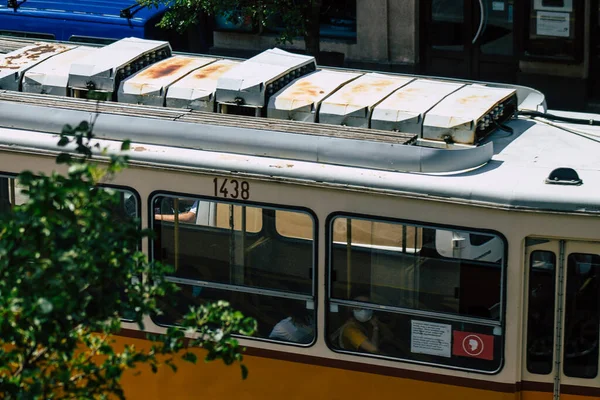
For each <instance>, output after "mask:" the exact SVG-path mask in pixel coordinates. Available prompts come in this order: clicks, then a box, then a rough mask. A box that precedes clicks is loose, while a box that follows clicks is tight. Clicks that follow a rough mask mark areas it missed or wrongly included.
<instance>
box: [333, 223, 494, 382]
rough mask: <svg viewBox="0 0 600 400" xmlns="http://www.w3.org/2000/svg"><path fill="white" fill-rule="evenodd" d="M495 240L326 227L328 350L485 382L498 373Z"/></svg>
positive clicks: (364, 226) (414, 230)
mask: <svg viewBox="0 0 600 400" xmlns="http://www.w3.org/2000/svg"><path fill="white" fill-rule="evenodd" d="M505 247H506V246H505V243H504V240H503V239H502V238H501V237H500V236H499V235H498V234H494V233H487V232H485V233H484V232H474V231H472V230H470V229H467V228H463V229H452V230H448V229H447V228H441V227H434V226H427V225H417V224H406V223H400V222H392V221H386V220H380V219H375V218H364V217H360V218H358V217H351V216H345V215H337V216H335V217H333V218H331V220H330V223H329V308H328V313H327V316H326V321H327V330H328V340H329V346H330V347H331V348H332V349H334V350H336V351H342V352H351V353H360V354H364V355H372V356H380V357H386V358H393V359H399V360H403V361H415V362H419V363H427V364H434V365H444V366H449V367H456V368H461V369H466V370H475V371H482V372H489V373H493V372H496V371H498V370H499V368H500V366H501V365H502V349H503V335H502V327H503V315H502V307H503V306H502V292H503V284H502V282H503V279H504V278H503V276H504V268H505V264H504V254H505Z"/></svg>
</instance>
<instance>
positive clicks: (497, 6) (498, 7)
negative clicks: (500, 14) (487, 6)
mask: <svg viewBox="0 0 600 400" xmlns="http://www.w3.org/2000/svg"><path fill="white" fill-rule="evenodd" d="M492 11H504V2H503V1H492Z"/></svg>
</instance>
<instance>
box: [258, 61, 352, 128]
mask: <svg viewBox="0 0 600 400" xmlns="http://www.w3.org/2000/svg"><path fill="white" fill-rule="evenodd" d="M361 75H362V74H360V73H354V72H341V71H327V70H322V69H321V70H317V71H315V72H313V73H310V74H308V75H306V76H304V77H302V78H300V79H297V80H295V81H293V82H292V83H290V84H289V85H287V86H286V87H285V88H283V89H282V90H281V91H279V92H277V93H276V94H275V95H273V96H271V98H270V100H269V107H268V109H267V117H268V118H279V119H287V120H293V121H310V122H315V121H316V117H317V110H318V109H319V107H320V106H321V102H322V101H323V100H324V99H325V98H326V97H327V96H330V95H331V94H332V93H333V92H335V91H336V90H338V89H339V88H340V87H341V86H342V85H344V84H346V83H348V82H349V81H351V80H353V79H356V78H358V77H359V76H361Z"/></svg>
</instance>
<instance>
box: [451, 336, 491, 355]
mask: <svg viewBox="0 0 600 400" xmlns="http://www.w3.org/2000/svg"><path fill="white" fill-rule="evenodd" d="M453 336H454V337H453V339H454V340H453V343H452V355H455V356H463V357H473V358H481V359H483V360H493V359H494V337H493V336H492V335H483V334H481V333H472V332H462V331H454V332H453Z"/></svg>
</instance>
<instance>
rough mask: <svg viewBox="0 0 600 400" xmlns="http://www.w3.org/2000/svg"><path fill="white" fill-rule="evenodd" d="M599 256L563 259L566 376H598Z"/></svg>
mask: <svg viewBox="0 0 600 400" xmlns="http://www.w3.org/2000/svg"><path fill="white" fill-rule="evenodd" d="M598 279H600V256H598V255H596V254H582V253H572V254H569V257H568V258H567V290H566V296H565V300H566V302H565V328H564V334H565V340H564V350H563V355H564V358H563V368H564V373H565V375H567V376H571V377H577V378H595V377H596V376H597V375H598V337H599V333H600V332H599V329H598V324H599V322H600V310H599V307H598V304H599V302H600V285H599V283H598Z"/></svg>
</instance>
